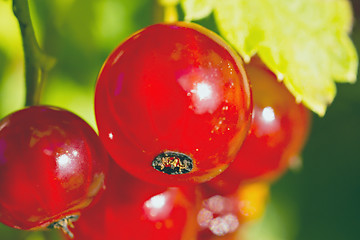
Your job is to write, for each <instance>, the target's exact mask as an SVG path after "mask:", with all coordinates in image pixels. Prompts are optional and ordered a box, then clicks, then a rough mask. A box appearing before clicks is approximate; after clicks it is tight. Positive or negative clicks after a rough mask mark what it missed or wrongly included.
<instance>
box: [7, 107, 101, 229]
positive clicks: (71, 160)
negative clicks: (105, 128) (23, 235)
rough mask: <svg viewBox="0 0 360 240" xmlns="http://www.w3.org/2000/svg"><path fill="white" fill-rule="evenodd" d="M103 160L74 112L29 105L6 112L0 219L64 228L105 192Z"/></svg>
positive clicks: (10, 223)
mask: <svg viewBox="0 0 360 240" xmlns="http://www.w3.org/2000/svg"><path fill="white" fill-rule="evenodd" d="M107 162H108V155H107V152H106V151H105V148H104V147H103V146H102V143H101V141H100V139H99V138H98V136H97V135H96V133H95V132H94V130H93V129H92V128H91V127H90V126H89V125H88V124H87V123H86V122H85V121H84V120H82V119H80V118H79V117H78V116H76V115H75V114H73V113H70V112H68V111H65V110H62V109H59V108H54V107H48V106H33V107H29V108H25V109H23V110H20V111H17V112H15V113H12V114H10V115H9V116H7V117H5V118H4V119H2V120H1V122H0V193H1V194H0V221H1V222H2V223H4V224H6V225H8V226H11V227H14V228H18V229H38V228H43V227H49V226H50V227H54V228H59V227H64V230H65V231H66V230H67V229H66V228H67V226H66V223H67V222H70V221H71V220H75V219H76V218H77V216H78V214H79V211H80V210H81V209H83V208H85V207H87V206H88V205H89V204H90V203H91V202H92V200H93V199H94V197H95V196H97V194H98V193H99V192H101V191H102V190H103V186H104V177H105V171H106V169H107ZM70 234H71V233H70Z"/></svg>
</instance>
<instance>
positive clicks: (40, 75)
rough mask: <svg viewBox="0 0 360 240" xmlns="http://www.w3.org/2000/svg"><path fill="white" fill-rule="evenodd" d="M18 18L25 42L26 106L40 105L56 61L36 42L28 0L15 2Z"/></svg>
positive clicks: (14, 9)
mask: <svg viewBox="0 0 360 240" xmlns="http://www.w3.org/2000/svg"><path fill="white" fill-rule="evenodd" d="M13 12H14V15H15V16H16V18H17V20H18V22H19V26H20V30H21V36H22V41H23V50H24V60H25V85H26V99H25V105H26V106H31V105H38V104H39V102H40V97H41V92H42V89H43V86H44V81H45V78H46V75H47V72H48V71H49V70H50V69H51V68H52V67H53V66H54V64H55V59H54V58H52V57H50V56H47V55H46V54H45V53H44V52H43V51H42V50H41V49H40V47H39V44H38V42H37V41H36V37H35V33H34V29H33V26H32V22H31V17H30V11H29V3H28V0H13Z"/></svg>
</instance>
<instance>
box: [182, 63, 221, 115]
mask: <svg viewBox="0 0 360 240" xmlns="http://www.w3.org/2000/svg"><path fill="white" fill-rule="evenodd" d="M178 81H179V84H180V85H181V87H182V88H183V89H184V90H185V91H186V92H187V93H188V94H187V95H188V96H189V97H191V101H192V106H191V108H192V109H193V110H194V112H195V113H196V114H204V113H213V112H215V111H216V110H217V108H218V107H219V105H220V104H221V101H222V94H223V89H222V78H221V77H220V76H219V74H218V72H217V71H216V70H214V69H203V68H199V69H196V70H192V71H191V72H189V73H187V74H185V75H183V76H181V77H180V78H179V80H178Z"/></svg>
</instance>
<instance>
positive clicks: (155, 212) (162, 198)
mask: <svg viewBox="0 0 360 240" xmlns="http://www.w3.org/2000/svg"><path fill="white" fill-rule="evenodd" d="M143 208H144V212H145V214H146V215H147V216H148V218H149V219H151V220H154V221H155V220H161V219H165V218H166V217H167V216H168V215H169V214H170V212H171V209H172V206H171V204H169V194H167V193H166V192H165V193H161V194H158V195H155V196H153V197H151V198H150V199H149V200H147V201H146V202H145V203H144V207H143Z"/></svg>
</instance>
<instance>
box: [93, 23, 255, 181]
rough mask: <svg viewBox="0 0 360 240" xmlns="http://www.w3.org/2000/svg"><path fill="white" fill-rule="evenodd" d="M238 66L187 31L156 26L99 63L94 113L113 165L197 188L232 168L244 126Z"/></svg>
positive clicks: (204, 37)
mask: <svg viewBox="0 0 360 240" xmlns="http://www.w3.org/2000/svg"><path fill="white" fill-rule="evenodd" d="M251 112H252V98H251V90H250V86H249V83H248V80H247V77H246V75H245V73H244V70H243V67H242V62H241V59H240V58H239V57H238V56H237V55H236V54H234V53H233V50H231V49H230V48H229V47H228V46H227V45H226V44H225V43H224V42H223V41H222V40H221V39H220V37H218V36H217V35H215V34H214V33H212V32H210V31H209V30H206V29H205V28H203V27H200V26H198V25H195V24H192V23H181V22H179V23H174V24H170V25H168V24H156V25H152V26H149V27H147V28H144V29H142V30H140V31H139V32H137V33H135V34H133V35H132V36H131V37H129V38H128V39H127V40H126V41H125V42H123V43H122V44H121V45H119V46H118V47H117V48H116V49H115V50H114V51H113V53H111V55H110V56H109V57H108V59H107V60H106V62H105V64H104V66H103V68H102V70H101V73H100V75H99V78H98V82H97V87H96V94H95V113H96V121H97V124H98V128H99V133H100V137H101V139H102V141H103V142H104V144H105V146H106V147H107V149H108V151H109V152H110V154H111V156H112V157H113V158H114V160H115V161H116V162H117V163H118V164H119V165H120V166H122V167H123V168H124V169H126V170H127V171H129V172H130V173H132V174H133V175H136V176H137V177H139V178H142V179H144V180H147V181H150V182H153V183H157V184H164V185H173V184H174V185H176V184H179V183H180V184H182V183H194V182H195V183H197V182H204V181H207V180H209V179H211V178H212V177H214V176H216V175H217V174H219V173H220V172H221V171H222V170H224V169H225V168H226V167H227V166H228V164H229V163H230V162H231V161H232V160H233V158H234V157H235V154H236V153H237V151H238V149H239V148H240V146H241V144H242V142H243V139H244V137H245V136H246V134H247V131H248V127H249V125H250V119H251Z"/></svg>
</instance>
